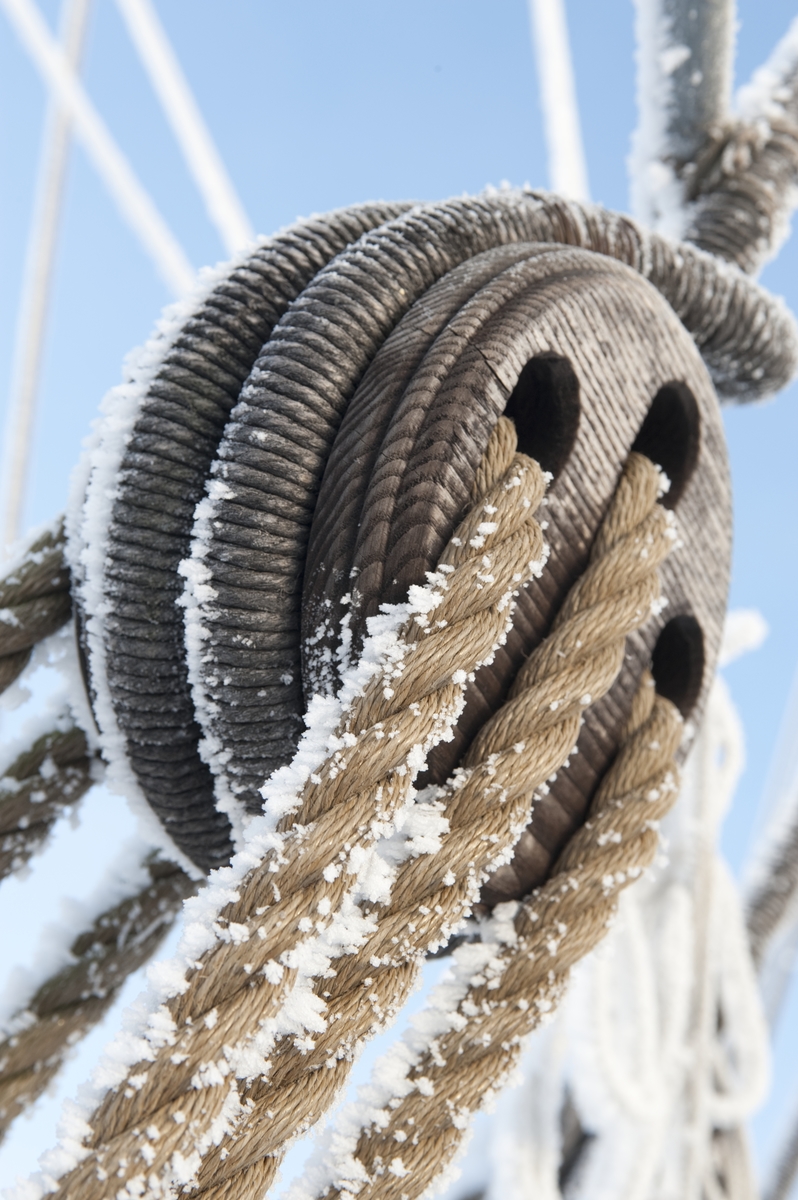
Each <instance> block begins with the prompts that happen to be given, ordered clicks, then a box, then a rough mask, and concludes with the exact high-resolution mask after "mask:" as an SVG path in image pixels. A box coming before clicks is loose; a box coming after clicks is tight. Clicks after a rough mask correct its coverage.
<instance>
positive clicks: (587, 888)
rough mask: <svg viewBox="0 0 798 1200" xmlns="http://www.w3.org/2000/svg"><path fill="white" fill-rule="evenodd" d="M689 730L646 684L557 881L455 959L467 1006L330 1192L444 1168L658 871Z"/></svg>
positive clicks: (425, 1182) (425, 1052)
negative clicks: (580, 968)
mask: <svg viewBox="0 0 798 1200" xmlns="http://www.w3.org/2000/svg"><path fill="white" fill-rule="evenodd" d="M682 730H683V722H682V718H681V716H680V714H679V712H678V710H677V709H676V708H675V706H674V705H673V704H671V702H670V701H669V700H665V699H664V698H662V697H660V696H656V694H655V691H654V684H653V680H652V679H651V677H650V675H646V676H645V677H644V679H643V681H642V683H641V686H640V688H639V690H638V692H637V695H636V697H635V700H634V704H633V708H632V714H631V717H630V720H629V723H628V725H627V730H626V733H625V736H624V740H623V742H622V744H621V747H620V749H619V751H618V755H617V757H616V759H615V761H614V762H613V764H612V766H611V767H610V768H609V770H608V771H607V773H606V775H605V776H604V779H603V780H602V782H601V785H600V786H599V789H598V792H597V794H596V797H595V799H594V801H593V804H592V806H591V813H590V817H589V819H588V821H587V822H586V823H585V825H584V826H583V827H582V828H581V829H580V830H579V831H578V832H577V833H576V834H574V836H573V838H572V839H571V841H570V842H569V844H568V846H567V847H566V849H565V850H564V852H563V853H562V855H561V856H560V859H559V860H558V862H557V864H556V867H555V870H554V873H553V875H552V877H551V878H550V879H549V880H548V882H547V883H546V884H544V885H543V886H542V887H540V888H538V889H536V890H535V891H534V892H533V893H532V894H531V895H530V896H529V897H528V898H527V899H526V900H524V901H523V902H522V903H521V904H519V905H518V906H517V912H516V915H515V917H514V919H513V921H512V925H511V927H510V930H509V933H508V931H506V930H505V931H501V930H499V931H498V932H499V938H498V944H496V943H494V944H493V945H483V946H481V947H464V948H462V949H461V950H460V951H456V952H455V959H456V961H455V966H454V972H455V987H456V986H457V984H458V983H459V984H460V996H459V997H458V999H459V1003H458V1004H457V1005H456V1007H455V1006H454V1005H452V1010H451V1011H445V1010H441V1011H440V1012H439V1013H438V1016H439V1028H438V1030H437V1032H436V1035H435V1036H431V1035H428V1036H427V1037H426V1038H424V1037H423V1036H420V1037H419V1041H420V1042H422V1043H423V1042H426V1045H424V1046H423V1048H422V1047H421V1046H418V1047H416V1054H415V1055H414V1061H413V1062H412V1065H410V1066H409V1069H408V1070H407V1073H406V1077H405V1080H404V1081H403V1086H402V1087H401V1088H400V1090H399V1092H398V1094H397V1095H395V1096H391V1097H387V1096H386V1097H385V1103H384V1106H383V1107H382V1108H381V1109H380V1110H379V1111H378V1112H376V1113H374V1115H373V1117H372V1119H371V1120H370V1121H369V1123H368V1124H367V1125H366V1126H365V1127H364V1128H363V1130H362V1132H361V1135H360V1137H359V1139H358V1140H357V1144H356V1146H355V1147H353V1149H354V1153H353V1154H352V1156H351V1158H350V1159H349V1161H348V1162H347V1163H345V1164H344V1163H342V1162H340V1161H336V1162H335V1164H334V1166H335V1169H337V1170H338V1171H340V1170H341V1169H342V1168H343V1172H344V1174H343V1175H340V1174H339V1175H338V1176H337V1178H336V1180H335V1183H334V1185H333V1186H332V1187H331V1188H329V1189H327V1190H325V1191H324V1192H323V1193H322V1194H323V1195H325V1196H330V1195H339V1196H346V1195H351V1194H353V1193H356V1194H357V1195H358V1197H360V1198H361V1200H366V1198H368V1200H377V1198H379V1200H415V1197H417V1196H420V1195H421V1194H422V1193H424V1192H425V1191H426V1190H427V1188H428V1187H429V1186H430V1184H431V1183H432V1182H433V1181H434V1179H435V1178H436V1177H437V1176H438V1175H439V1174H440V1173H441V1172H442V1171H444V1170H445V1169H446V1167H447V1165H448V1163H449V1162H450V1161H451V1159H452V1157H453V1156H454V1154H455V1153H456V1151H457V1149H458V1146H459V1145H460V1143H461V1141H462V1139H463V1137H464V1135H465V1132H466V1130H467V1128H468V1124H469V1120H470V1117H471V1115H472V1114H473V1113H475V1112H476V1111H477V1110H478V1109H479V1108H480V1107H481V1106H482V1105H483V1104H484V1103H485V1099H486V1097H489V1096H491V1095H492V1094H494V1093H495V1092H496V1090H497V1089H498V1088H500V1087H501V1086H502V1084H503V1083H504V1082H505V1081H506V1079H507V1078H508V1076H509V1075H510V1073H511V1072H512V1070H513V1069H514V1067H515V1066H516V1064H517V1062H518V1059H519V1058H520V1055H521V1052H522V1050H523V1046H524V1039H525V1037H526V1035H527V1034H528V1033H530V1032H531V1031H532V1030H533V1029H535V1028H536V1027H537V1026H538V1025H539V1024H540V1023H541V1020H542V1019H544V1018H545V1015H546V1014H547V1013H549V1012H550V1011H551V1009H552V1008H553V1007H554V1006H555V1005H556V1004H557V1003H558V1001H559V999H560V997H561V995H562V992H563V990H564V986H565V983H566V981H567V977H568V974H569V972H570V969H571V967H572V966H573V965H574V963H576V962H578V961H579V959H580V958H582V957H583V956H584V955H585V954H586V953H587V952H588V951H589V950H591V949H592V948H593V947H594V946H595V945H596V944H597V943H598V942H599V941H600V940H601V938H602V937H603V936H604V935H605V933H606V931H607V928H608V925H609V923H610V921H611V918H612V916H613V914H614V912H615V910H616V907H617V900H618V895H619V893H620V892H621V891H622V890H623V889H624V888H625V887H627V886H628V885H629V884H630V883H632V882H633V880H634V879H636V878H638V876H639V875H640V874H641V872H642V871H643V870H645V868H646V867H648V866H650V865H651V863H652V862H653V860H654V856H655V854H656V851H657V844H658V833H657V825H658V823H659V821H660V820H661V818H662V817H663V816H664V815H665V814H666V813H667V812H668V810H669V809H670V808H671V806H672V804H673V803H674V801H675V799H676V797H677V795H678V790H679V788H678V770H677V768H676V766H675V763H674V755H675V753H676V751H677V749H678V747H679V744H680V742H681V738H682ZM504 907H506V908H509V907H510V905H507V906H504ZM502 941H504V943H505V944H501V943H502ZM475 951H476V952H477V953H476V954H475ZM480 954H481V961H475V959H479V957H480ZM458 958H459V960H460V961H457V960H458ZM449 999H451V997H449ZM347 1171H348V1173H347ZM217 1194H219V1195H220V1193H217ZM254 1194H255V1193H254V1192H252V1193H243V1192H239V1193H237V1196H238V1200H244V1197H245V1195H246V1196H247V1197H248V1196H249V1195H254ZM231 1195H232V1193H231Z"/></svg>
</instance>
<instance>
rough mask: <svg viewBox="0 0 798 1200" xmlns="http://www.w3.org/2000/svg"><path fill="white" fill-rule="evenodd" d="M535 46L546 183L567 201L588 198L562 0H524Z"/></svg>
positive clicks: (569, 48)
mask: <svg viewBox="0 0 798 1200" xmlns="http://www.w3.org/2000/svg"><path fill="white" fill-rule="evenodd" d="M528 5H529V20H530V23H531V26H532V43H533V46H534V50H535V61H536V63H537V71H538V81H539V86H540V102H541V107H542V109H543V127H544V133H545V138H546V150H547V154H548V163H549V184H550V186H551V188H552V189H553V190H554V191H555V192H560V193H561V194H562V195H563V196H568V197H569V198H570V199H572V200H589V199H590V187H589V185H588V180H587V162H586V159H585V151H584V146H583V144H582V129H581V126H580V122H579V105H578V103H577V98H576V83H575V81H574V69H573V63H572V61H571V47H570V43H569V41H568V24H567V22H566V19H565V3H564V0H528Z"/></svg>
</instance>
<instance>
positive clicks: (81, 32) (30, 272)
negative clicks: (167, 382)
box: [0, 0, 91, 553]
mask: <svg viewBox="0 0 798 1200" xmlns="http://www.w3.org/2000/svg"><path fill="white" fill-rule="evenodd" d="M90 10H91V0H63V4H62V7H61V41H62V45H63V48H64V50H63V52H64V57H65V59H66V61H67V62H68V63H69V66H70V67H71V69H72V70H73V71H75V72H77V71H78V69H79V65H80V60H81V58H82V55H83V47H84V44H85V41H86V30H87V28H88V22H89V13H90ZM71 125H72V121H71V118H70V116H69V114H68V113H67V112H66V110H65V109H64V108H63V107H62V106H61V105H60V104H59V103H58V101H57V100H56V99H51V101H50V104H49V106H48V112H47V117H46V124H45V129H44V137H43V139H42V150H41V159H40V163H39V177H38V180H37V184H36V200H35V204H34V209H33V220H32V222H31V226H30V231H29V234H28V246H27V251H26V256H25V270H24V275H23V284H22V301H21V304H20V312H19V324H18V328H17V338H16V346H15V352H14V371H13V377H12V384H11V396H10V400H9V409H8V418H7V424H6V436H5V440H4V469H3V481H4V483H3V497H2V500H3V530H2V532H3V538H2V542H3V544H4V545H5V546H9V545H10V544H11V543H12V542H14V541H16V539H17V538H18V537H19V534H20V524H21V517H22V506H23V503H24V499H25V487H26V483H27V478H28V470H29V465H30V456H31V448H32V443H33V426H34V418H35V412H36V398H37V393H38V389H39V378H40V374H41V360H42V348H43V345H44V336H45V329H46V325H47V313H48V309H49V304H50V291H51V287H52V279H53V268H54V264H55V253H56V246H57V242H58V232H59V227H60V223H61V210H62V207H63V199H64V187H65V183H66V169H67V163H68V160H69V141H70V134H71ZM0 553H2V546H0Z"/></svg>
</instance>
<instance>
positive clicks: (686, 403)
mask: <svg viewBox="0 0 798 1200" xmlns="http://www.w3.org/2000/svg"><path fill="white" fill-rule="evenodd" d="M699 426H700V419H699V415H698V404H697V403H696V398H695V396H694V395H693V393H692V392H691V391H690V389H689V387H687V385H686V384H684V383H678V382H676V381H672V382H671V383H666V384H663V386H662V387H661V388H660V389H659V391H658V392H657V394H656V396H655V397H654V399H653V400H652V402H651V407H650V408H649V410H648V412H647V414H646V418H645V420H644V421H643V424H642V425H641V426H640V431H639V432H638V435H637V437H636V438H635V443H634V445H633V446H632V449H633V450H637V451H639V453H640V454H645V456H646V458H650V459H651V461H652V462H654V463H656V464H657V466H658V467H661V468H662V470H663V471H664V472H665V474H666V475H667V476H668V479H670V481H671V486H670V489H669V490H668V492H667V494H666V495H665V496H663V498H662V503H663V504H664V506H665V507H666V508H674V507H675V506H676V504H678V502H679V500H680V498H681V496H682V494H683V492H684V489H685V488H686V487H687V484H688V482H689V480H690V476H691V475H692V474H693V471H694V470H695V465H696V463H697V461H698V445H699V433H700V429H699Z"/></svg>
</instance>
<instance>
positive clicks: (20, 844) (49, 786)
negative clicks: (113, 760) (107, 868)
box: [0, 717, 92, 879]
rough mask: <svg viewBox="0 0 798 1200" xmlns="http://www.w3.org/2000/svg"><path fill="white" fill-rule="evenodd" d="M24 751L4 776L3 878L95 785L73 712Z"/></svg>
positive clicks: (0, 823) (0, 818)
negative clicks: (63, 814)
mask: <svg viewBox="0 0 798 1200" xmlns="http://www.w3.org/2000/svg"><path fill="white" fill-rule="evenodd" d="M59 724H60V725H61V726H62V727H61V728H60V729H53V730H51V731H50V732H49V733H45V734H43V735H42V736H41V737H40V738H38V739H37V740H36V741H35V742H34V744H33V745H32V746H31V747H30V749H29V750H25V751H23V753H22V754H20V755H19V756H18V757H17V758H16V759H15V760H14V762H13V763H12V764H11V766H10V767H8V768H7V769H6V771H5V774H4V775H3V776H2V778H0V879H2V878H4V876H6V875H8V874H10V873H11V872H12V871H17V870H19V868H20V867H22V866H24V865H25V863H26V862H27V861H28V859H29V858H30V857H31V855H33V854H35V853H36V851H37V850H38V849H40V847H41V845H42V843H43V842H44V840H45V838H46V837H47V835H48V833H49V832H50V829H51V828H52V826H53V825H54V824H55V822H56V821H57V820H58V818H59V817H60V816H61V815H62V813H63V812H64V810H65V809H66V808H70V807H71V806H72V805H73V804H76V803H77V801H78V800H80V798H81V796H83V795H84V794H85V793H86V792H87V791H88V790H89V788H90V787H91V785H92V757H91V755H90V753H89V750H88V747H87V745H86V737H85V735H84V734H83V732H82V730H80V729H78V728H76V727H75V726H73V725H72V722H71V719H70V718H69V717H64V719H63V720H62V721H61V722H59Z"/></svg>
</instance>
